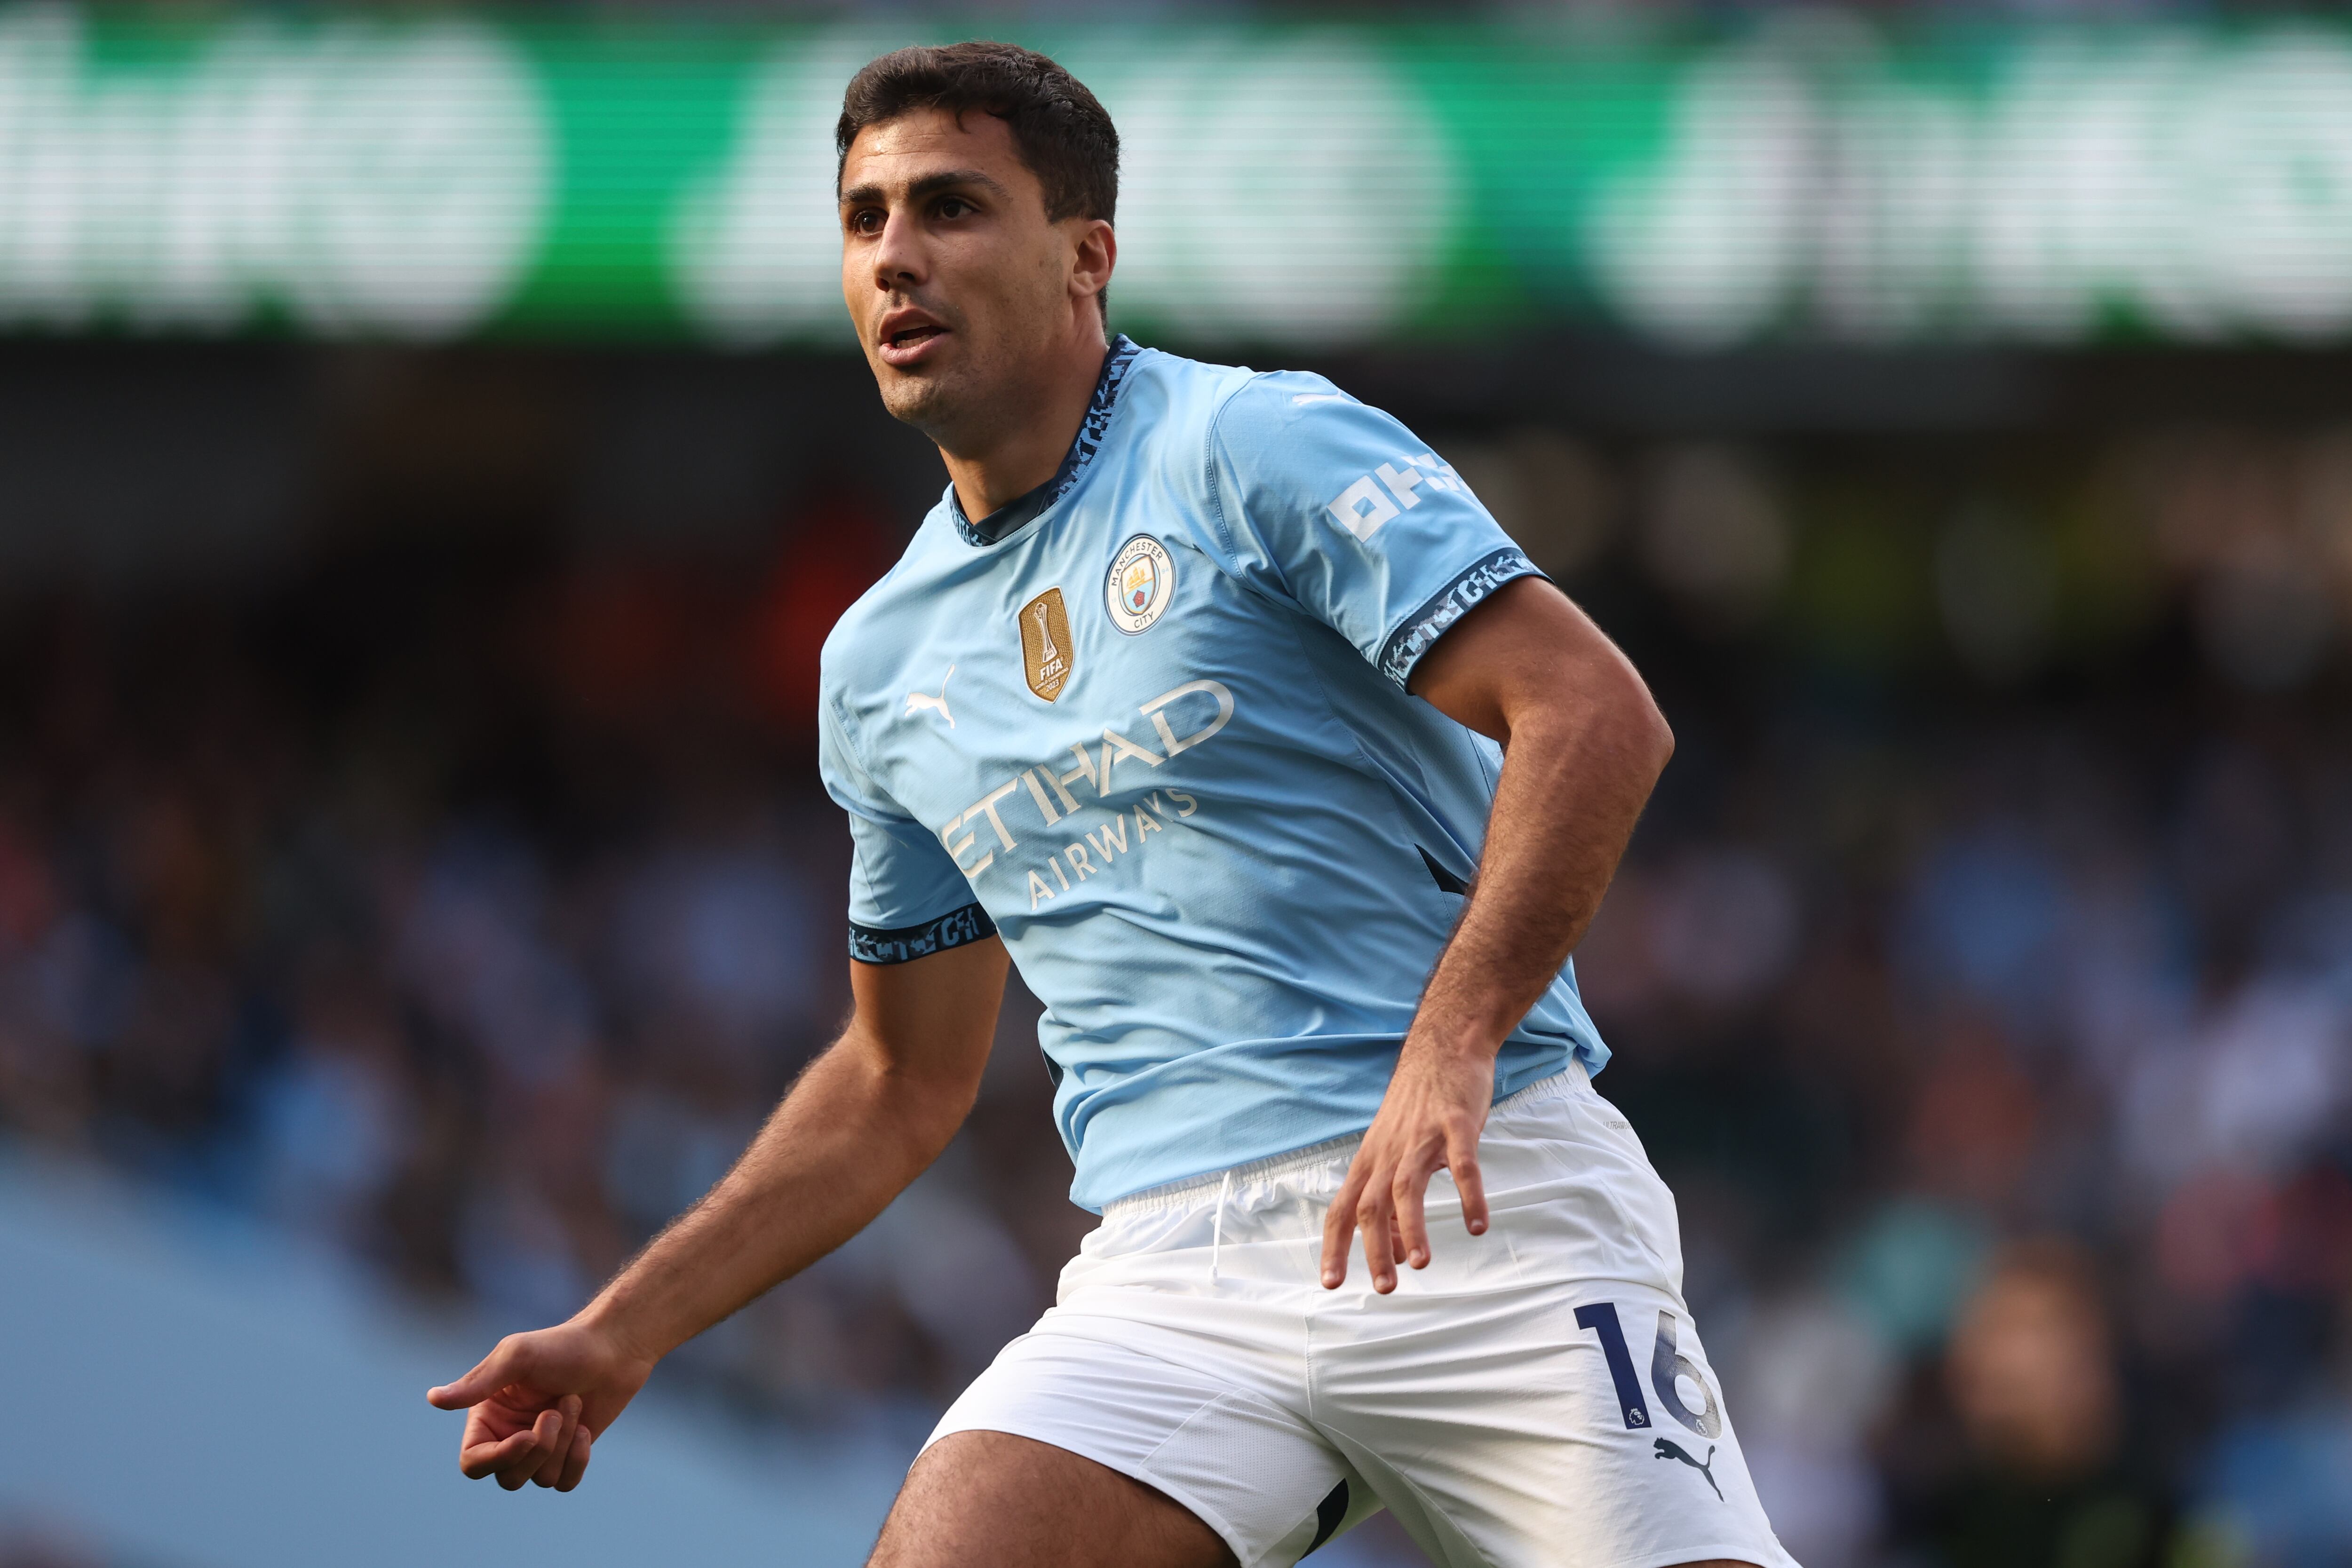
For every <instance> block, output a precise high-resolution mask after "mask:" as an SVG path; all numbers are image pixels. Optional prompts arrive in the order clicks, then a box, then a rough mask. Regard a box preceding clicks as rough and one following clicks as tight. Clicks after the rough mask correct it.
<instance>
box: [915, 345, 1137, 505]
mask: <svg viewBox="0 0 2352 1568" xmlns="http://www.w3.org/2000/svg"><path fill="white" fill-rule="evenodd" d="M1142 351H1143V350H1141V349H1139V348H1138V347H1136V345H1135V344H1134V343H1133V342H1132V341H1131V340H1129V338H1128V336H1127V334H1126V333H1124V332H1121V333H1119V334H1118V336H1117V337H1115V338H1113V339H1112V340H1110V348H1109V350H1108V351H1107V352H1106V353H1105V354H1104V355H1103V368H1102V375H1101V376H1100V377H1099V378H1097V381H1096V382H1095V395H1094V396H1093V397H1092V398H1091V399H1089V400H1088V401H1087V416H1086V418H1084V419H1082V420H1080V421H1079V422H1078V436H1077V439H1076V441H1073V442H1071V443H1070V450H1069V453H1068V455H1066V456H1064V457H1063V459H1062V465H1061V466H1060V467H1059V468H1056V469H1055V470H1054V476H1053V477H1052V478H1051V479H1048V480H1046V481H1045V483H1044V484H1042V485H1040V486H1037V487H1036V488H1035V489H1034V490H1032V491H1030V492H1029V493H1028V494H1027V495H1025V496H1021V497H1015V498H1014V499H1013V500H1010V501H1007V502H1005V503H1004V505H1003V506H1001V507H997V508H996V510H994V511H992V512H991V513H989V514H988V516H986V517H982V518H981V519H980V521H978V522H976V523H975V522H973V521H972V520H971V519H970V518H969V517H965V516H964V515H963V503H962V502H961V501H959V500H958V499H956V493H955V486H952V485H950V486H948V515H949V516H950V517H953V518H954V519H955V526H956V532H957V533H958V534H960V535H961V536H962V537H963V542H964V543H966V544H968V545H972V546H986V545H992V544H998V543H1001V542H1002V541H1003V540H1004V539H1005V538H1008V537H1009V536H1011V534H1012V533H1013V530H1014V529H1016V528H1020V527H1021V526H1022V525H1023V524H1024V523H1026V522H1028V521H1029V520H1030V519H1031V518H1033V517H1036V516H1037V515H1038V514H1039V513H1041V512H1043V511H1044V510H1045V508H1046V507H1050V506H1052V505H1053V504H1054V503H1055V502H1056V501H1058V500H1060V499H1061V498H1062V497H1063V496H1064V495H1066V494H1067V493H1068V491H1069V488H1070V486H1073V485H1075V484H1076V483H1077V482H1078V476H1079V475H1080V474H1083V473H1085V472H1086V467H1087V464H1089V463H1091V462H1093V461H1094V455H1095V454H1096V452H1097V451H1098V450H1100V449H1101V446H1102V441H1103V433H1104V432H1105V431H1107V430H1108V429H1109V428H1110V416H1111V411H1112V409H1114V408H1115V407H1117V406H1118V389H1119V388H1120V386H1121V385H1123V384H1124V383H1125V382H1126V381H1127V372H1128V371H1129V370H1130V369H1131V368H1133V366H1134V364H1135V357H1136V355H1138V354H1139V353H1141V352H1142Z"/></svg>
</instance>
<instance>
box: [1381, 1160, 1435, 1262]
mask: <svg viewBox="0 0 2352 1568" xmlns="http://www.w3.org/2000/svg"><path fill="white" fill-rule="evenodd" d="M1429 1177H1430V1173H1429V1172H1428V1171H1425V1170H1422V1171H1417V1170H1415V1169H1414V1168H1413V1167H1412V1166H1398V1167H1397V1173H1396V1179H1395V1180H1394V1181H1392V1182H1391V1183H1390V1184H1389V1195H1390V1197H1391V1198H1392V1199H1393V1200H1394V1201H1395V1204H1396V1253H1397V1257H1398V1258H1399V1259H1400V1260H1402V1261H1403V1262H1406V1263H1409V1264H1411V1265H1412V1267H1414V1268H1416V1269H1425V1268H1427V1267H1428V1266H1429V1227H1428V1226H1427V1225H1426V1224H1424V1223H1423V1217H1422V1212H1421V1206H1422V1197H1423V1189H1424V1188H1426V1187H1427V1186H1429Z"/></svg>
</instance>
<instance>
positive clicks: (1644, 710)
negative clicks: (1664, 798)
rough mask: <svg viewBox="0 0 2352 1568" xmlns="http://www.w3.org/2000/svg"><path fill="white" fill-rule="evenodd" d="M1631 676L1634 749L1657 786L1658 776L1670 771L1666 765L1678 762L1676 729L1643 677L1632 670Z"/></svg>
mask: <svg viewBox="0 0 2352 1568" xmlns="http://www.w3.org/2000/svg"><path fill="white" fill-rule="evenodd" d="M1627 674H1628V675H1629V676H1631V678H1632V681H1633V695H1632V697H1631V699H1630V701H1629V702H1628V705H1627V706H1628V707H1629V709H1630V712H1629V713H1628V715H1627V718H1626V723H1627V727H1628V728H1629V730H1630V731H1631V734H1632V737H1633V739H1632V743H1631V748H1632V750H1633V754H1634V755H1635V756H1637V757H1639V758H1641V759H1642V761H1643V766H1644V770H1645V771H1646V772H1647V774H1648V776H1649V781H1650V782H1651V783H1653V784H1654V783H1656V782H1657V780H1658V776H1659V775H1660V774H1662V773H1664V771H1665V770H1666V764H1667V763H1668V762H1669V761H1671V760H1673V758H1674V755H1675V730H1674V726H1672V725H1670V724H1668V723H1667V722H1666V716H1665V714H1664V711H1663V710H1662V709H1660V708H1659V706H1658V699H1657V698H1655V697H1654V696H1652V695H1650V688H1649V687H1648V685H1645V684H1643V680H1642V677H1641V676H1640V675H1638V674H1633V672H1632V671H1631V670H1630V669H1629V670H1628V671H1627Z"/></svg>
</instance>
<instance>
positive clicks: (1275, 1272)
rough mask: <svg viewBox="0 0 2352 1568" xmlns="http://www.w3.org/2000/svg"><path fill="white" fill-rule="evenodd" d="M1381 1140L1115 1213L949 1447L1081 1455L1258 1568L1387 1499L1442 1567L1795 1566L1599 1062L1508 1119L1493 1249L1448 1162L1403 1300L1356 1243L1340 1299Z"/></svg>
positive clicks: (951, 1414)
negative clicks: (964, 1443) (992, 1440)
mask: <svg viewBox="0 0 2352 1568" xmlns="http://www.w3.org/2000/svg"><path fill="white" fill-rule="evenodd" d="M1356 1143H1357V1140H1356V1139H1353V1138H1349V1139H1344V1140H1341V1141H1339V1142H1335V1143H1330V1144H1324V1145H1318V1146H1316V1147H1314V1148H1311V1149H1306V1150H1302V1151H1300V1152H1298V1153H1297V1154H1295V1155H1283V1156H1281V1157H1279V1158H1276V1159H1272V1160H1263V1161H1259V1162H1257V1163H1255V1164H1254V1165H1248V1166H1236V1167H1235V1168H1234V1169H1233V1170H1232V1171H1229V1172H1226V1173H1224V1174H1223V1176H1208V1177H1205V1178H1202V1179H1201V1180H1197V1181H1190V1182H1184V1183H1180V1184H1178V1185H1176V1186H1169V1187H1160V1188H1155V1189H1154V1190H1152V1191H1150V1192H1146V1193H1140V1194H1138V1195H1137V1196H1135V1197H1129V1198H1124V1199H1121V1200H1120V1201H1119V1202H1118V1203H1115V1204H1113V1205H1111V1206H1110V1207H1109V1208H1108V1210H1107V1211H1106V1212H1105V1213H1104V1215H1103V1222H1102V1225H1101V1228H1098V1229H1097V1230H1096V1231H1095V1232H1094V1233H1093V1234H1092V1235H1090V1236H1088V1237H1087V1239H1086V1242H1085V1245H1084V1246H1083V1247H1082V1248H1081V1249H1080V1251H1079V1253H1078V1256H1077V1257H1076V1258H1075V1259H1073V1260H1071V1262H1070V1264H1069V1266H1068V1267H1067V1268H1066V1269H1064V1270H1062V1281H1061V1291H1060V1294H1059V1297H1058V1300H1057V1302H1056V1304H1055V1307H1054V1308H1053V1310H1052V1311H1050V1312H1047V1313H1046V1314H1045V1316H1044V1317H1043V1318H1041V1319H1039V1320H1038V1322H1037V1325H1036V1327H1035V1328H1034V1329H1033V1330H1031V1331H1030V1332H1029V1333H1026V1334H1024V1335H1023V1336H1022V1337H1021V1338H1019V1339H1017V1340H1015V1341H1013V1343H1011V1344H1009V1345H1007V1346H1005V1348H1004V1350H1003V1354H1000V1355H998V1357H997V1358H996V1361H995V1364H993V1365H992V1366H990V1367H989V1369H988V1370H987V1371H986V1372H984V1373H982V1375H980V1378H979V1380H978V1381H976V1382H975V1383H973V1384H972V1385H971V1388H969V1389H968V1390H966V1391H965V1393H964V1396H963V1397H962V1398H961V1399H959V1400H957V1401H956V1403H955V1405H954V1406H953V1408H951V1409H950V1410H949V1411H948V1413H947V1415H946V1416H945V1417H944V1418H943V1419H942V1420H941V1421H940V1425H939V1428H938V1430H936V1431H934V1432H933V1433H932V1434H931V1437H930V1441H931V1442H934V1443H935V1442H938V1441H939V1440H940V1438H941V1437H946V1436H947V1435H948V1434H950V1433H951V1432H962V1431H971V1430H982V1431H994V1432H1011V1433H1014V1434H1017V1435H1019V1436H1021V1437H1032V1438H1034V1439H1036V1440H1038V1441H1040V1442H1045V1443H1050V1444H1053V1445H1054V1446H1055V1447H1056V1448H1065V1449H1067V1450H1068V1451H1069V1452H1071V1453H1074V1454H1079V1455H1083V1456H1084V1457H1086V1458H1090V1459H1093V1460H1095V1461H1096V1462H1097V1463H1098V1464H1102V1465H1107V1466H1108V1467H1109V1468H1110V1469H1115V1470H1118V1471H1120V1472H1122V1473H1124V1474H1126V1475H1129V1476H1132V1477H1134V1478H1135V1479H1138V1480H1139V1481H1142V1482H1144V1483H1145V1484H1147V1485H1149V1486H1152V1487H1156V1488H1158V1489H1159V1490H1160V1491H1163V1492H1165V1493H1167V1494H1168V1495H1169V1496H1171V1497H1172V1498H1174V1499H1175V1500H1177V1501H1179V1502H1181V1503H1182V1504H1183V1505H1184V1506H1185V1507H1186V1508H1189V1509H1191V1510H1192V1511H1193V1512H1194V1513H1195V1514H1198V1515H1199V1516H1200V1517H1201V1519H1202V1520H1203V1521H1206V1522H1207V1523H1208V1525H1209V1526H1210V1528H1212V1529H1213V1530H1214V1531H1216V1532H1217V1533H1218V1534H1219V1535H1222V1536H1223V1537H1224V1539H1225V1541H1226V1542H1227V1543H1228V1544H1229V1545H1231V1546H1232V1547H1233V1549H1234V1555H1235V1556H1236V1557H1238V1558H1239V1559H1240V1560H1241V1563H1242V1564H1243V1568H1261V1565H1262V1564H1276V1565H1280V1568H1287V1565H1288V1564H1290V1563H1296V1562H1297V1561H1298V1559H1299V1558H1300V1557H1302V1556H1304V1555H1306V1553H1307V1552H1311V1551H1313V1550H1314V1549H1315V1548H1316V1547H1317V1546H1319V1545H1321V1544H1322V1543H1323V1542H1325V1541H1328V1539H1330V1538H1331V1537H1332V1536H1333V1535H1335V1534H1337V1533H1339V1531H1342V1530H1345V1529H1347V1528H1348V1527H1349V1526H1350V1525H1353V1524H1355V1523H1356V1522H1358V1521H1360V1520H1362V1519H1363V1518H1365V1517H1367V1516H1369V1515H1370V1514H1371V1513H1373V1512H1376V1511H1379V1510H1380V1509H1381V1508H1382V1507H1386V1508H1388V1509H1389V1510H1391V1511H1392V1512H1394V1513H1395V1514H1396V1516H1397V1518H1398V1520H1399V1521H1401V1522H1402V1524H1403V1525H1404V1527H1405V1529H1406V1530H1407V1531H1410V1532H1411V1534H1412V1538H1413V1539H1414V1540H1415V1541H1416V1542H1419V1543H1420V1545H1421V1547H1422V1549H1423V1551H1424V1552H1428V1553H1429V1555H1430V1557H1431V1558H1432V1559H1433V1561H1435V1562H1437V1563H1442V1564H1444V1565H1446V1568H1469V1565H1471V1564H1474V1563H1475V1564H1481V1565H1489V1564H1491V1565H1494V1568H1668V1565H1670V1564H1675V1563H1696V1562H1705V1561H1706V1560H1707V1559H1710V1558H1730V1559H1733V1560H1735V1561H1738V1562H1745V1563H1756V1564H1758V1565H1759V1568H1796V1564H1795V1562H1794V1560H1793V1559H1792V1558H1790V1556H1789V1554H1788V1553H1787V1552H1785V1551H1783V1550H1782V1549H1781V1547H1780V1542H1778V1541H1776V1540H1774V1539H1773V1536H1772V1531H1771V1527H1770V1526H1769V1524H1767V1523H1766V1522H1765V1519H1764V1510H1763V1508H1762V1507H1761V1506H1760V1505H1759V1503H1758V1501H1757V1499H1756V1489H1755V1487H1754V1486H1753V1485H1752V1484H1751V1483H1750V1482H1749V1480H1748V1467H1747V1464H1746V1463H1745V1461H1743V1460H1742V1458H1740V1453H1739V1441H1738V1438H1737V1437H1734V1436H1733V1435H1732V1430H1731V1424H1730V1421H1729V1419H1728V1417H1727V1416H1726V1415H1725V1414H1724V1410H1723V1395H1722V1385H1721V1384H1720V1383H1718V1382H1717V1379H1716V1375H1715V1372H1714V1370H1713V1368H1711V1367H1710V1366H1709V1365H1708V1364H1707V1360H1706V1351H1705V1350H1704V1349H1702V1348H1701V1346H1700V1344H1699V1339H1698V1333H1697V1331H1696V1328H1695V1327H1694V1326H1693V1324H1692V1322H1691V1317H1690V1312H1689V1310H1688V1309H1687V1308H1686V1307H1685V1306H1684V1304H1683V1300H1682V1249H1681V1244H1680V1242H1679V1240H1678V1239H1677V1237H1676V1232H1675V1205H1674V1198H1673V1196H1672V1195H1671V1194H1669V1193H1668V1192H1667V1191H1666V1187H1665V1184H1664V1182H1662V1181H1660V1180H1659V1179H1658V1176H1657V1173H1656V1172H1654V1171H1653V1170H1652V1169H1651V1168H1650V1162H1649V1158H1648V1156H1647V1155H1644V1154H1643V1152H1642V1145H1641V1143H1640V1141H1639V1140H1638V1139H1636V1138H1635V1137H1634V1135H1633V1128H1632V1127H1631V1126H1630V1125H1629V1124H1627V1123H1626V1121H1625V1119H1624V1117H1622V1115H1620V1114H1619V1113H1618V1112H1617V1110H1616V1108H1615V1107H1614V1106H1612V1105H1611V1104H1610V1103H1608V1102H1607V1101H1605V1100H1603V1099H1601V1097H1600V1096H1599V1095H1598V1094H1596V1093H1594V1092H1592V1086H1591V1083H1590V1082H1588V1081H1587V1080H1586V1077H1585V1074H1584V1071H1583V1069H1582V1068H1580V1067H1578V1068H1571V1069H1570V1071H1568V1072H1565V1073H1562V1074H1560V1075H1559V1076H1558V1077H1555V1078H1550V1079H1547V1080H1545V1081H1544V1082H1540V1083H1537V1084H1534V1085H1531V1086H1530V1087H1528V1088H1527V1089H1525V1090H1522V1091H1521V1092H1518V1093H1517V1094H1514V1095H1512V1096H1511V1097H1510V1098H1509V1099H1507V1100H1505V1101H1503V1102H1502V1103H1499V1104H1497V1105H1496V1107H1495V1110H1494V1113H1493V1115H1492V1116H1491V1117H1490V1118H1489V1120H1488V1122H1487V1124H1486V1134H1485V1136H1484V1138H1483V1139H1482V1140H1481V1142H1480V1144H1479V1159H1480V1163H1481V1166H1482V1167H1483V1169H1484V1173H1485V1176H1486V1192H1487V1202H1488V1206H1489V1208H1490V1209H1491V1211H1492V1215H1493V1223H1492V1224H1491V1225H1490V1226H1489V1228H1488V1229H1487V1232H1486V1235H1484V1236H1481V1237H1473V1236H1471V1235H1469V1234H1467V1233H1466V1232H1465V1230H1464V1229H1463V1228H1462V1224H1461V1201H1460V1199H1459V1198H1458V1197H1456V1196H1455V1195H1454V1188H1453V1181H1452V1178H1451V1177H1450V1176H1447V1175H1445V1174H1444V1173H1442V1172H1441V1173H1440V1174H1439V1176H1438V1177H1437V1179H1436V1181H1435V1182H1434V1183H1433V1185H1432V1187H1431V1190H1430V1196H1429V1206H1428V1216H1429V1231H1430V1245H1431V1250H1432V1252H1433V1254H1434V1256H1433V1259H1432V1260H1431V1262H1430V1265H1429V1267H1428V1268H1427V1269H1425V1270H1411V1269H1404V1270H1399V1274H1400V1279H1399V1282H1398V1285H1397V1289H1396V1291H1395V1292H1394V1293H1393V1294H1391V1295H1388V1296H1380V1295H1377V1294H1375V1293H1374V1292H1373V1291H1372V1289H1371V1286H1370V1281H1369V1280H1368V1278H1367V1272H1368V1271H1367V1270H1366V1268H1365V1266H1364V1260H1363V1250H1362V1246H1361V1243H1360V1241H1359V1243H1358V1246H1357V1249H1356V1251H1355V1254H1354V1256H1353V1257H1352V1258H1351V1259H1350V1260H1349V1277H1348V1282H1347V1283H1346V1284H1345V1285H1344V1286H1342V1287H1341V1288H1340V1289H1339V1290H1338V1291H1325V1290H1323V1289H1322V1288H1321V1286H1320V1284H1319V1283H1318V1264H1319V1260H1320V1250H1321V1246H1322V1229H1323V1215H1324V1211H1325V1209H1326V1208H1327V1207H1328V1205H1329V1201H1330V1198H1331V1195H1332V1194H1333V1193H1334V1192H1336V1191H1337V1190H1338V1188H1339V1183H1340V1181H1341V1179H1342V1178H1343V1177H1344V1176H1345V1175H1346V1173H1347V1169H1348V1162H1349V1159H1350V1157H1351V1156H1352V1155H1354V1153H1355V1146H1356ZM926 1446H927V1447H928V1445H926Z"/></svg>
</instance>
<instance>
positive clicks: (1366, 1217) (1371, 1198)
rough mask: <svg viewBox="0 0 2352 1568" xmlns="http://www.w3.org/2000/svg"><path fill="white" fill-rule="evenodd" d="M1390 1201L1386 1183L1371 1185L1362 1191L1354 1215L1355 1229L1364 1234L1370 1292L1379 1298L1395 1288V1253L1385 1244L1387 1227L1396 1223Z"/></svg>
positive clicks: (1387, 1234)
mask: <svg viewBox="0 0 2352 1568" xmlns="http://www.w3.org/2000/svg"><path fill="white" fill-rule="evenodd" d="M1393 1201H1394V1200H1393V1199H1391V1197H1390V1196H1389V1189H1388V1184H1387V1183H1385V1182H1381V1183H1379V1184H1376V1185H1373V1186H1370V1187H1368V1188H1367V1189H1366V1191H1365V1193H1364V1201H1363V1203H1362V1205H1361V1206H1360V1207H1359V1209H1358V1210H1357V1215H1356V1228H1357V1229H1359V1230H1360V1231H1362V1232H1363V1235H1364V1267H1365V1268H1366V1269H1367V1270H1370V1272H1371V1276H1372V1289H1373V1290H1375V1291H1380V1292H1381V1294H1383V1295H1385V1294H1387V1293H1388V1292H1389V1291H1393V1290H1395V1289H1396V1262H1395V1259H1396V1254H1395V1252H1394V1251H1393V1250H1392V1249H1391V1247H1390V1245H1389V1237H1390V1228H1391V1226H1393V1225H1394V1224H1395V1223H1396V1210H1395V1209H1394V1208H1393V1207H1391V1204H1392V1203H1393Z"/></svg>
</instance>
